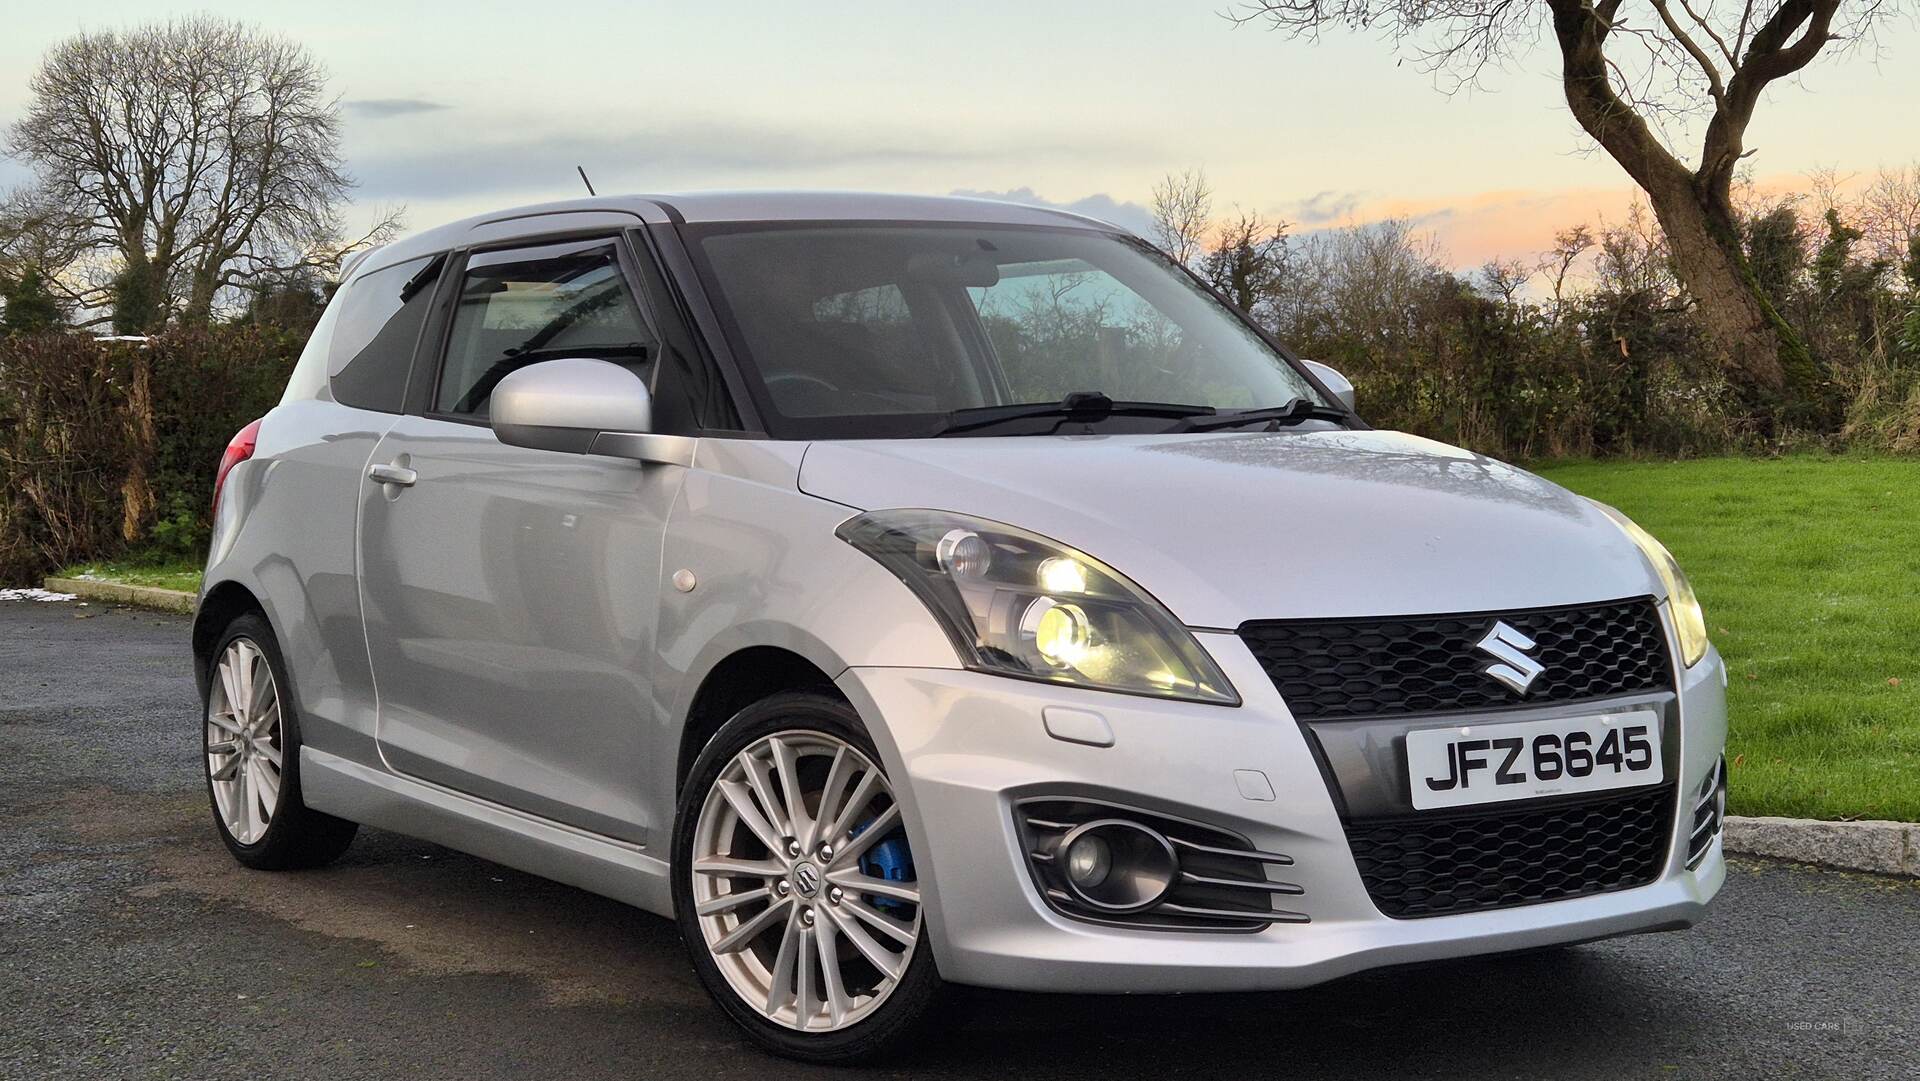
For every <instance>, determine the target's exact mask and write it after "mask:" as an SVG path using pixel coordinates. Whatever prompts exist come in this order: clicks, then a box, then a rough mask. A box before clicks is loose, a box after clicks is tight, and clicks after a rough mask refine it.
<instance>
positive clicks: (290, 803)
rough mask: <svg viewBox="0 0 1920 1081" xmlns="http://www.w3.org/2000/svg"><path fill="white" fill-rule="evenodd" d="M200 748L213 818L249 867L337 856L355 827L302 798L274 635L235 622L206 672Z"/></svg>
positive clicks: (253, 621) (248, 620) (258, 624)
mask: <svg viewBox="0 0 1920 1081" xmlns="http://www.w3.org/2000/svg"><path fill="white" fill-rule="evenodd" d="M206 682H207V696H206V714H205V717H204V723H203V725H202V728H203V730H204V732H203V737H204V748H205V755H206V767H207V790H208V792H209V793H210V795H211V796H212V800H213V818H214V821H215V822H216V823H217V824H218V825H219V827H220V837H221V839H222V840H224V841H225V842H226V844H227V848H228V849H229V850H231V851H232V852H233V854H234V855H235V856H236V857H238V858H239V860H240V862H242V863H244V864H246V865H247V866H249V867H258V868H263V869H270V870H277V869H281V868H289V867H313V866H318V865H319V864H322V863H326V862H327V861H329V860H331V859H333V858H334V857H336V856H338V855H339V854H340V853H341V852H343V851H345V850H346V847H347V845H348V844H349V843H351V842H352V840H353V834H354V830H355V828H356V827H355V826H354V824H353V823H351V822H346V821H343V820H341V819H338V818H334V817H332V816H331V815H325V814H321V813H320V812H318V811H314V810H310V809H309V808H307V807H306V805H305V804H303V803H302V802H301V799H300V781H299V749H300V730H299V726H298V724H297V721H296V718H295V716H294V712H293V703H292V701H291V698H290V696H288V695H287V693H286V686H287V683H286V669H285V667H284V666H283V665H282V663H281V660H280V655H279V651H278V647H277V646H276V645H275V643H274V639H273V633H272V631H271V630H270V629H269V628H268V627H267V624H266V621H265V620H263V619H261V618H260V617H259V616H257V615H246V616H241V617H240V618H238V619H236V620H234V621H233V624H232V626H230V627H228V628H227V632H226V634H225V635H223V636H222V637H221V639H220V644H219V646H218V647H217V648H216V650H215V652H214V655H213V661H212V664H211V665H210V666H209V669H208V672H207V681H206Z"/></svg>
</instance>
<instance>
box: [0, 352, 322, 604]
mask: <svg viewBox="0 0 1920 1081" xmlns="http://www.w3.org/2000/svg"><path fill="white" fill-rule="evenodd" d="M299 346H300V343H299V342H298V341H296V340H294V338H293V336H291V335H288V334H286V333H284V332H280V331H276V330H273V329H269V328H264V327H252V326H248V327H212V328H205V327H203V328H181V329H177V330H170V331H168V332H167V333H165V334H162V335H158V336H156V337H154V338H151V339H149V340H148V341H147V342H145V343H125V342H115V343H102V342H99V341H96V340H95V339H94V338H92V337H91V336H89V335H86V334H31V335H15V336H12V337H8V338H4V339H0V482H4V491H5V499H4V501H0V583H4V582H31V581H33V580H34V579H37V578H38V577H40V576H41V575H43V574H45V573H47V572H48V571H50V570H53V569H56V568H58V567H60V566H62V565H65V564H68V563H75V562H82V561H88V560H99V559H110V558H113V557H115V556H117V555H120V554H121V553H123V552H125V551H127V550H129V549H155V550H158V551H160V552H163V553H165V554H168V555H171V556H176V557H198V556H199V555H201V554H202V553H203V552H204V549H205V544H206V538H207V531H208V526H209V522H208V517H207V516H208V512H209V509H210V501H211V496H212V491H211V490H212V484H213V475H214V471H215V468H216V467H217V466H218V464H219V461H220V455H221V452H222V451H223V450H224V449H225V447H226V444H227V441H228V440H229V439H231V438H232V436H233V433H234V432H236V431H238V430H239V429H240V428H242V427H243V426H245V425H246V424H247V423H248V422H249V421H252V420H254V419H255V418H257V417H259V416H261V415H262V414H264V413H265V412H266V411H267V410H269V409H271V408H273V405H274V403H275V402H277V401H278V400H279V397H280V393H281V390H282V388H283V387H284V386H285V385H286V380H287V375H288V373H289V372H290V371H291V370H292V365H293V361H294V359H295V357H296V356H297V354H298V351H299Z"/></svg>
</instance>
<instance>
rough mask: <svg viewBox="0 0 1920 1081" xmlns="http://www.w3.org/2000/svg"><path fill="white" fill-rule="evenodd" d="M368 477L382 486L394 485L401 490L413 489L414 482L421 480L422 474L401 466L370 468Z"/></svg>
mask: <svg viewBox="0 0 1920 1081" xmlns="http://www.w3.org/2000/svg"><path fill="white" fill-rule="evenodd" d="M367 476H368V477H370V478H372V479H373V480H377V481H379V482H380V483H382V484H393V485H397V486H399V487H401V488H411V487H413V482H414V481H417V480H419V479H420V474H418V473H415V472H414V471H413V470H411V469H408V468H406V467H405V466H399V465H376V466H369V467H368V468H367Z"/></svg>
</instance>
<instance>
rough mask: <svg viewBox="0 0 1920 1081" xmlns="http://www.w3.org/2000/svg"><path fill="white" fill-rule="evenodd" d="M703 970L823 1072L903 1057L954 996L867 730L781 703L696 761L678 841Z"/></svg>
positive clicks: (709, 981) (841, 713)
mask: <svg viewBox="0 0 1920 1081" xmlns="http://www.w3.org/2000/svg"><path fill="white" fill-rule="evenodd" d="M673 856H674V860H673V862H674V874H673V888H674V910H675V913H676V916H677V918H678V920H679V923H680V932H681V935H682V936H683V937H684V938H685V939H686V942H687V946H688V949H689V951H690V952H691V953H692V955H693V964H694V968H695V969H696V970H697V971H698V972H699V974H700V979H701V981H702V982H703V983H705V984H706V987H707V990H708V992H709V993H711V994H712V995H713V997H714V999H715V1000H716V1001H717V1002H718V1003H719V1004H720V1006H721V1008H722V1009H724V1010H725V1011H726V1012H727V1014H728V1016H729V1017H731V1018H732V1019H733V1020H734V1021H735V1022H736V1023H738V1024H739V1025H740V1026H741V1027H742V1028H744V1029H745V1030H746V1031H747V1033H748V1035H750V1036H751V1037H753V1039H754V1040H755V1041H757V1042H758V1043H760V1044H761V1045H762V1046H764V1047H766V1048H768V1049H769V1050H772V1051H774V1052H776V1053H778V1054H782V1055H786V1056H788V1057H791V1058H797V1059H802V1060H806V1061H810V1062H849V1061H854V1060H857V1059H866V1058H872V1057H875V1056H878V1055H882V1054H885V1053H887V1052H889V1051H891V1050H894V1049H897V1048H898V1047H899V1046H900V1045H901V1044H903V1043H904V1042H906V1041H907V1040H909V1039H910V1038H911V1037H912V1036H913V1035H914V1034H915V1033H916V1032H918V1031H919V1029H920V1027H921V1026H922V1025H923V1024H924V1023H925V1022H926V1021H927V1020H929V1019H930V1015H931V1013H932V1010H933V1005H934V1002H935V999H936V998H937V997H939V991H940V989H941V983H940V977H939V975H938V973H937V972H936V971H935V969H934V963H933V957H932V952H931V950H930V949H929V948H928V946H927V936H926V930H925V928H924V926H923V920H922V905H921V897H920V886H919V882H918V880H917V876H916V874H915V872H914V863H913V853H912V852H911V851H910V850H909V848H908V844H907V836H906V831H905V828H904V826H903V823H902V821H901V810H900V805H899V803H898V802H897V801H896V800H895V798H894V792H893V786H892V785H891V784H890V783H889V782H888V780H887V776H886V773H885V771H884V770H882V769H881V768H880V766H879V764H878V756H877V755H876V754H875V753H874V751H873V745H872V742H871V741H870V740H869V739H868V738H867V735H866V732H865V731H863V730H862V728H861V727H860V720H859V717H858V715H857V714H855V713H854V712H853V710H852V709H851V708H849V707H848V706H847V705H846V704H845V703H844V702H840V701H838V700H835V699H832V698H827V697H824V696H819V695H808V694H786V695H779V696H776V697H774V698H770V699H768V700H766V701H763V702H760V703H758V704H756V705H753V706H749V707H748V708H747V709H745V710H743V711H741V713H740V714H739V715H738V716H736V717H734V718H733V720H731V721H729V722H727V724H726V726H725V727H723V728H722V729H721V730H720V731H719V733H718V734H717V735H715V736H714V738H713V741H712V742H711V743H710V744H708V746H707V748H706V750H705V751H704V752H702V753H701V755H700V758H699V761H698V762H696V763H695V764H694V768H693V773H692V776H691V777H690V778H689V779H688V783H687V786H686V788H685V790H684V791H683V793H682V795H681V803H680V813H679V819H678V823H677V825H676V827H675V831H674V847H673Z"/></svg>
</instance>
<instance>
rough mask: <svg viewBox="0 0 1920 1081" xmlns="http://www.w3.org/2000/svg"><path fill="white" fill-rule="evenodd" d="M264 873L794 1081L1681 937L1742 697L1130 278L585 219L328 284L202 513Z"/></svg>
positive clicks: (1606, 528)
mask: <svg viewBox="0 0 1920 1081" xmlns="http://www.w3.org/2000/svg"><path fill="white" fill-rule="evenodd" d="M215 519H216V524H215V530H214V540H213V548H212V554H211V558H210V560H209V562H208V566H207V573H206V586H205V590H204V593H203V594H202V596H201V598H200V604H199V610H198V615H197V617H196V620H195V624H194V630H193V646H194V651H195V655H196V662H197V670H198V672H199V674H200V676H201V686H202V687H203V689H204V691H205V706H206V709H205V724H204V732H205V751H206V767H207V778H208V788H209V794H210V796H211V799H212V803H213V807H214V812H215V813H214V819H215V823H216V825H217V826H218V829H219V832H220V835H221V837H222V838H223V839H224V841H225V842H226V844H227V846H228V847H229V848H230V849H231V850H232V852H233V854H234V855H235V857H237V858H238V859H239V861H240V862H241V863H243V864H246V865H247V866H249V867H256V868H270V869H278V868H292V867H310V866H315V865H318V864H322V863H325V862H326V861H328V860H330V859H332V858H334V857H335V856H337V855H339V854H340V852H341V851H342V850H343V849H344V848H345V847H346V846H347V844H348V843H349V841H350V840H351V838H352V837H353V834H354V830H355V828H356V824H358V823H366V824H369V825H372V826H376V827H381V828H385V829H390V830H397V831H400V832H402V833H407V834H411V835H414V836H417V837H421V838H426V839H430V840H432V841H435V842H438V843H441V844H445V845H449V846H452V847H454V848H457V849H461V850H463V851H466V852H471V853H474V854H477V855H479V856H482V857H485V858H488V859H491V860H496V861H499V862H501V863H504V864H508V865H511V866H514V867H518V868H522V869H525V870H527V871H530V872H533V873H535V874H539V875H544V876H548V877H550V878H554V879H557V880H560V881H563V882H568V883H572V884H574V885H576V886H579V887H581V888H583V889H587V890H591V891H593V892H596V893H600V894H604V895H607V896H609V897H614V898H619V899H621V900H624V901H627V902H630V903H632V904H635V905H638V906H639V907H641V908H643V909H646V910H648V911H651V912H656V913H659V914H661V915H663V916H670V917H672V918H673V919H675V920H676V921H678V925H679V928H680V931H681V933H682V934H683V935H684V937H685V939H686V942H687V945H688V947H689V950H690V951H691V955H692V960H693V965H694V967H695V968H696V970H697V971H698V973H699V976H700V978H701V980H702V981H704V983H705V985H706V987H707V988H708V989H709V990H710V991H711V992H712V994H713V996H714V998H715V1000H716V1001H717V1002H718V1003H719V1005H720V1007H721V1008H722V1009H724V1010H725V1012H726V1013H727V1014H728V1015H729V1016H730V1017H732V1018H733V1020H735V1021H736V1022H738V1023H739V1025H740V1026H741V1027H742V1028H744V1029H745V1031H746V1032H747V1033H749V1034H750V1035H751V1036H752V1037H753V1038H754V1039H756V1040H758V1041H759V1042H760V1043H762V1044H764V1045H765V1046H767V1047H769V1048H772V1049H774V1050H776V1051H779V1052H782V1053H785V1054H788V1055H791V1056H795V1057H800V1058H805V1059H811V1060H816V1061H831V1060H844V1059H850V1058H855V1057H859V1056H862V1055H867V1054H870V1053H873V1052H877V1051H880V1050H883V1049H886V1048H889V1047H893V1046H897V1045H899V1044H900V1042H901V1041H903V1040H905V1039H907V1038H908V1037H909V1036H910V1035H911V1034H912V1033H913V1032H915V1031H916V1029H917V1028H918V1026H919V1025H920V1024H921V1023H923V1022H925V1021H927V1020H928V1019H929V1018H930V1017H932V1016H933V1014H934V1005H935V1003H936V1002H937V1001H938V998H939V995H940V992H941V990H942V988H943V986H944V985H946V984H965V985H975V986H981V987H989V988H1015V989H1023V990H1032V991H1077V992H1169V991H1225V990H1247V989H1258V988H1288V987H1299V986H1303V985H1307V984H1312V983H1315V982H1319V981H1324V980H1327V979H1330V978H1333V977H1336V976H1340V975H1343V974H1346V973H1351V972H1354V971H1356V970H1360V969H1366V968H1371V967H1375V966H1382V965H1390V964H1397V963H1402V962H1411V961H1423V960H1430V959H1436V958H1448V957H1460V956H1466V955H1472V954H1482V953H1489V952H1494V951H1502V950H1516V949H1523V948H1534V947H1540V946H1546V945H1553V944H1559V943H1571V942H1578V941H1585V940H1591V939H1597V938H1602V937H1606V936H1611V935H1622V934H1629V933H1634V932H1642V931H1654V930H1664V929H1670V928H1679V927H1685V926H1687V925H1689V924H1691V923H1693V922H1694V921H1696V920H1698V919H1699V918H1700V916H1701V915H1702V913H1703V912H1704V911H1705V908H1706V905H1707V903H1708V901H1709V900H1710V899H1711V898H1712V897H1713V895H1714V893H1715V892H1716V891H1717V890H1718V889H1719V887H1720V885H1721V881H1722V878H1723V876H1724V874H1725V867H1724V862H1723V857H1722V854H1721V848H1720V843H1719V841H1718V835H1719V830H1720V821H1721V812H1722V807H1723V805H1724V799H1725V790H1726V771H1725V769H1724V767H1723V763H1722V753H1721V752H1722V745H1723V742H1724V736H1725V726H1726V716H1725V706H1724V697H1723V694H1724V686H1725V675H1724V670H1723V668H1722V665H1721V663H1720V660H1719V658H1718V656H1717V654H1716V653H1715V651H1714V650H1713V648H1712V646H1711V645H1709V643H1708V641H1707V635H1706V630H1705V624H1704V622H1703V620H1702V617H1701V612H1700V607H1699V604H1698V603H1697V602H1696V600H1695V598H1694V594H1693V592H1692V590H1691V588H1690V587H1689V586H1688V584H1687V579H1686V577H1685V576H1684V575H1683V574H1682V573H1681V571H1680V568H1679V567H1678V566H1677V565H1676V564H1675V563H1674V560H1673V559H1672V557H1671V556H1669V555H1668V553H1667V552H1666V550H1665V549H1664V548H1662V547H1661V546H1660V544H1659V543H1658V542H1657V541H1655V540H1654V539H1653V538H1652V537H1650V536H1648V535H1647V534H1646V533H1645V532H1644V531H1642V530H1641V529H1640V528H1639V527H1637V526H1636V525H1634V524H1633V523H1632V522H1631V521H1629V520H1627V519H1626V518H1625V517H1623V516H1622V515H1621V514H1619V513H1618V512H1617V511H1614V510H1612V509H1610V508H1608V507H1604V506H1601V505H1599V504H1596V503H1593V502H1591V501H1589V500H1586V499H1583V498H1581V497H1579V496H1576V495H1574V494H1572V493H1570V492H1567V491H1565V490H1564V489H1561V488H1559V487H1557V486H1555V485H1553V484H1551V483H1549V482H1547V481H1545V480H1542V479H1540V478H1539V477H1536V476H1534V475H1532V474H1530V473H1527V472H1525V471H1523V470H1521V469H1517V468H1514V467H1512V466H1509V465H1504V464H1502V463H1500V462H1497V461H1492V460H1490V459H1488V458H1485V457H1482V456H1480V455H1477V454H1473V453H1470V452H1468V451H1465V450H1460V449H1458V448H1455V447H1450V446H1445V445H1442V444H1439V443H1435V442H1432V441H1430V440H1426V439H1422V438H1417V437H1415V436H1412V435H1405V434H1400V433H1395V432H1385V431H1375V430H1372V429H1370V428H1369V427H1368V426H1367V425H1366V424H1365V423H1363V422H1362V421H1361V420H1360V418H1359V417H1358V416H1357V415H1356V414H1355V413H1354V410H1353V388H1352V386H1351V385H1350V384H1349V383H1347V382H1346V380H1344V379H1342V378H1341V377H1340V376H1339V375H1338V374H1336V373H1335V372H1334V371H1332V370H1331V369H1330V368H1327V367H1325V366H1323V365H1318V364H1315V363H1313V362H1310V361H1303V360H1300V359H1298V358H1296V357H1294V356H1292V355H1291V354H1290V353H1288V352H1287V350H1285V349H1284V348H1282V347H1281V346H1280V345H1279V344H1278V343H1277V342H1275V341H1273V340H1272V339H1271V338H1270V337H1269V336H1268V335H1267V334H1266V333H1265V332H1264V331H1263V330H1262V329H1261V328H1260V327H1259V326H1258V325H1257V324H1255V323H1254V322H1253V321H1252V320H1250V319H1248V318H1247V317H1246V316H1245V315H1243V314H1242V313H1240V312H1237V311H1235V310H1234V309H1233V308H1231V307H1230V306H1229V305H1228V304H1226V303H1225V302H1224V301H1223V300H1222V299H1221V298H1220V297H1219V296H1218V295H1216V294H1215V293H1214V292H1212V291H1211V290H1210V289H1209V288H1207V286H1206V285H1205V284H1203V283H1202V282H1201V281H1200V280H1198V279H1197V278H1196V277H1194V276H1193V275H1192V274H1190V273H1188V272H1187V271H1186V270H1185V269H1183V268H1182V267H1180V266H1178V265H1176V264H1175V263H1173V262H1171V261H1169V260H1168V259H1167V258H1165V257H1164V256H1162V255H1161V254H1159V253H1158V252H1157V251H1155V250H1154V249H1153V248H1152V247H1150V246H1149V245H1147V244H1145V243H1143V242H1141V241H1140V240H1138V239H1136V238H1134V237H1132V236H1130V235H1128V234H1126V233H1124V232H1122V231H1120V230H1117V229H1115V228H1113V227H1111V226H1108V225H1104V224H1102V223H1100V222H1096V221H1091V220H1088V219H1085V218H1080V217H1076V216H1073V215H1070V214H1065V213H1061V212H1058V211H1054V210H1048V209H1041V208H1035V207H1027V206H1013V205H1003V204H998V203H991V202H982V201H976V200H968V199H934V198H912V197H894V196H864V195H841V194H799V193H796V194H702V195H688V196H670V197H632V198H600V199H592V200H583V201H578V202H570V203H560V204H554V205H547V206H537V207H530V208H525V209H519V210H507V211H502V212H500V213H497V214H490V215H485V216H482V217H478V218H474V219H471V220H468V221H463V222H459V223H457V224H454V225H449V226H446V227H443V228H439V229H434V230H431V231H428V232H425V233H422V234H420V235H418V236H415V237H413V238H411V239H407V240H403V241H401V242H399V243H396V244H393V245H392V246H390V247H386V248H382V249H379V250H377V251H374V252H372V253H371V254H368V255H366V256H364V257H363V258H361V259H359V260H358V262H357V263H356V264H354V265H353V266H351V267H350V268H349V270H348V273H347V274H346V275H345V280H344V281H343V283H342V285H341V288H340V290H339V292H338V294H337V295H336V296H335V297H334V299H333V300H332V302H331V303H330V304H329V305H328V306H327V309H326V312H325V314H324V316H323V318H322V319H321V321H320V323H319V326H318V327H317V329H316V330H315V331H314V333H313V336H312V339H311V341H310V342H309V343H308V344H307V347H306V350H305V352H304V353H303V354H302V355H301V357H300V360H299V363H298V365H297V367H296V369H295V371H294V373H293V376H292V379H291V382H290V384H289V385H288V387H287V390H286V395H285V398H284V400H283V401H282V402H281V403H280V405H279V406H278V407H277V408H275V409H274V410H273V411H272V412H271V413H269V414H268V415H267V416H265V417H263V418H261V419H260V420H259V421H257V422H256V423H254V424H252V425H249V426H248V427H247V428H246V430H245V431H243V432H241V433H240V435H239V436H238V437H236V439H235V440H234V442H233V445H232V446H231V447H230V448H229V450H228V453H227V455H226V458H225V460H224V461H223V462H222V463H221V467H220V472H219V479H218V482H217V493H216V512H215Z"/></svg>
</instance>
